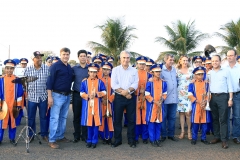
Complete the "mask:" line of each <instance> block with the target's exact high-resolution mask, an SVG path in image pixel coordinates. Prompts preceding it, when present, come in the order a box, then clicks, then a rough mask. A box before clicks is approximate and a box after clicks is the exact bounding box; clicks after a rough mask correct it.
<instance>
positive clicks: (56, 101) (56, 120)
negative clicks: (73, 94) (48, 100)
mask: <svg viewBox="0 0 240 160" xmlns="http://www.w3.org/2000/svg"><path fill="white" fill-rule="evenodd" d="M52 98H53V105H52V107H51V112H50V125H49V142H56V140H58V139H62V138H64V133H65V130H66V122H67V115H68V108H69V105H70V95H68V96H64V95H62V94H59V93H55V92H52Z"/></svg>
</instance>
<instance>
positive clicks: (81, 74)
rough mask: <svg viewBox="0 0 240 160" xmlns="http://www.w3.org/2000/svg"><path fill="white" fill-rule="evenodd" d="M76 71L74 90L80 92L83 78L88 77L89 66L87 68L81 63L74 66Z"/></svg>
mask: <svg viewBox="0 0 240 160" xmlns="http://www.w3.org/2000/svg"><path fill="white" fill-rule="evenodd" d="M72 69H73V72H74V81H73V87H72V90H74V91H77V92H80V88H81V84H82V80H83V79H84V78H87V77H88V67H87V65H86V66H85V68H82V67H81V66H80V65H79V64H78V65H76V66H74V67H73V68H72Z"/></svg>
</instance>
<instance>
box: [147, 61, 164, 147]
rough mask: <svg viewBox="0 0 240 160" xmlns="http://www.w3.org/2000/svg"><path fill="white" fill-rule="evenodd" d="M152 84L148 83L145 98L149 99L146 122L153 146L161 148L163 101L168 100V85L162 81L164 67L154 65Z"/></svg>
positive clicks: (151, 69) (152, 68)
mask: <svg viewBox="0 0 240 160" xmlns="http://www.w3.org/2000/svg"><path fill="white" fill-rule="evenodd" d="M150 71H152V74H153V78H152V82H147V85H146V91H145V96H146V99H147V113H146V121H147V124H148V133H149V140H150V143H151V144H152V146H154V147H161V144H160V135H161V122H162V119H163V111H164V105H163V101H164V100H165V99H166V98H167V83H166V82H164V81H162V80H161V79H160V73H161V71H162V66H161V65H159V64H154V65H153V66H152V67H151V68H150Z"/></svg>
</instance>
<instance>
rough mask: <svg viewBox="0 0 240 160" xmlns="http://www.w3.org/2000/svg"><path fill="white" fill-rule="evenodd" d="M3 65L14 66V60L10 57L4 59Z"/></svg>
mask: <svg viewBox="0 0 240 160" xmlns="http://www.w3.org/2000/svg"><path fill="white" fill-rule="evenodd" d="M4 65H5V66H10V67H15V66H16V62H15V61H14V60H12V59H7V60H5V61H4Z"/></svg>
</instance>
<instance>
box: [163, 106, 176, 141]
mask: <svg viewBox="0 0 240 160" xmlns="http://www.w3.org/2000/svg"><path fill="white" fill-rule="evenodd" d="M176 112H177V104H176V103H172V104H164V113H163V121H162V131H161V136H162V137H167V136H168V137H173V136H174V134H175V121H176Z"/></svg>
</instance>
